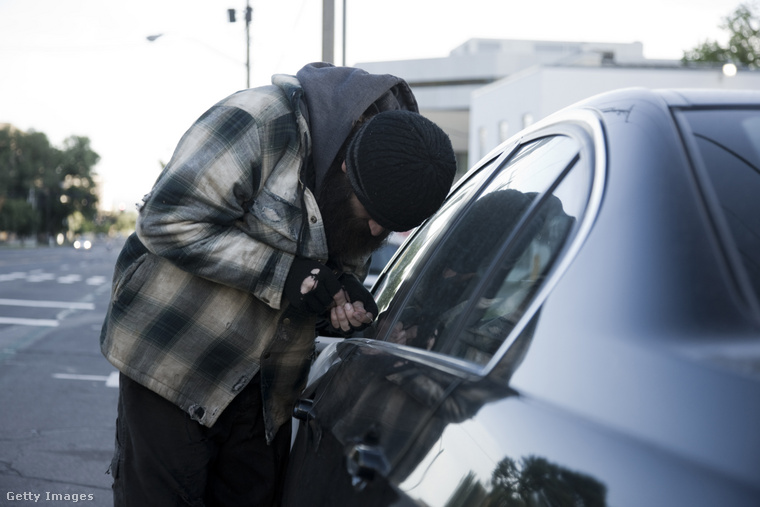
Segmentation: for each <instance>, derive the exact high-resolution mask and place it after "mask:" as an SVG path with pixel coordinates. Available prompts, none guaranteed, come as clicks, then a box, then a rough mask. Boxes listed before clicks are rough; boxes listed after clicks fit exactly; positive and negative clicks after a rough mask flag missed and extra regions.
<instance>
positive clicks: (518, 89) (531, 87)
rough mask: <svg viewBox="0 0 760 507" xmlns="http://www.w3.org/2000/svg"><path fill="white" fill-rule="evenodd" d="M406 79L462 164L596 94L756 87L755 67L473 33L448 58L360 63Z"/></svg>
mask: <svg viewBox="0 0 760 507" xmlns="http://www.w3.org/2000/svg"><path fill="white" fill-rule="evenodd" d="M356 66H357V67H361V68H363V69H365V70H367V71H368V72H372V73H389V74H394V75H397V76H400V77H403V78H404V79H406V80H407V82H408V83H409V85H410V86H411V87H412V90H413V91H414V94H415V95H416V97H417V100H418V102H419V106H420V111H421V112H422V114H424V115H425V116H427V117H429V118H430V119H432V120H433V121H435V122H436V123H438V124H439V125H440V126H441V128H443V129H444V130H445V131H446V132H447V133H448V134H449V137H450V138H451V141H452V144H453V145H454V150H455V151H456V152H457V157H458V159H459V166H460V170H461V171H464V170H465V169H466V168H468V167H469V166H471V165H472V164H474V163H475V162H477V160H479V159H480V158H481V157H482V156H484V155H485V154H486V153H488V152H489V151H490V150H491V149H493V148H494V147H496V146H497V145H498V144H499V143H500V142H501V141H504V140H506V139H507V138H508V137H510V136H512V135H513V134H515V133H517V132H518V131H519V130H521V129H522V128H523V127H525V126H527V125H528V124H530V123H532V122H533V121H536V120H539V119H541V118H543V117H545V116H547V115H549V114H551V113H553V112H555V111H557V110H559V109H562V108H563V107H565V106H568V105H570V104H572V103H574V102H577V101H578V100H582V99H584V98H587V97H589V96H591V95H595V94H597V93H601V92H605V91H609V90H613V89H616V88H628V87H632V86H637V87H646V88H749V89H760V72H756V71H746V70H740V71H739V72H738V73H737V74H736V75H735V76H733V77H728V76H726V75H724V74H723V72H722V69H721V68H720V67H715V66H695V65H684V64H682V63H681V62H680V61H678V60H647V59H646V58H644V55H643V46H642V44H641V43H639V42H634V43H630V44H613V43H592V42H551V41H526V40H490V39H472V40H469V41H467V42H466V43H464V44H462V45H461V46H459V47H457V48H455V49H454V50H453V51H451V53H450V55H449V56H448V57H445V58H429V59H420V60H400V61H392V62H371V63H359V64H356Z"/></svg>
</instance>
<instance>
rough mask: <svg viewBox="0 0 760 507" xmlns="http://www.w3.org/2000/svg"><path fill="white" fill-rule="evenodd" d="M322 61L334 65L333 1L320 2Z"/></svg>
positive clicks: (324, 0) (323, 0)
mask: <svg viewBox="0 0 760 507" xmlns="http://www.w3.org/2000/svg"><path fill="white" fill-rule="evenodd" d="M322 61H323V62H327V63H335V0H322Z"/></svg>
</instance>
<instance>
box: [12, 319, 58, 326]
mask: <svg viewBox="0 0 760 507" xmlns="http://www.w3.org/2000/svg"><path fill="white" fill-rule="evenodd" d="M0 324H13V325H16V326H43V327H58V321H57V320H52V319H18V318H15V317H0Z"/></svg>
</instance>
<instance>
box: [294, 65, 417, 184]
mask: <svg viewBox="0 0 760 507" xmlns="http://www.w3.org/2000/svg"><path fill="white" fill-rule="evenodd" d="M296 78H297V79H298V81H299V83H301V86H302V87H303V90H304V98H305V102H306V107H307V109H308V122H309V130H310V132H311V139H312V160H313V162H314V170H315V176H316V190H317V193H319V191H320V189H321V187H322V182H323V181H324V177H325V174H326V173H327V170H328V168H329V167H330V164H331V163H332V161H333V159H334V158H335V156H336V155H337V154H338V151H339V150H340V147H341V146H342V145H343V142H344V141H345V140H346V137H348V135H349V133H350V132H351V127H352V125H353V122H354V121H355V120H357V119H358V118H359V116H361V114H362V113H363V112H364V111H366V110H367V108H369V107H370V106H371V105H372V104H375V105H376V106H377V108H378V112H380V111H388V110H395V109H406V110H409V111H414V112H418V109H417V100H416V99H415V98H414V95H413V94H412V91H411V90H410V89H409V85H407V83H406V81H404V80H403V79H401V78H399V77H396V76H392V75H390V74H369V73H368V72H367V71H364V70H362V69H357V68H353V67H335V66H334V65H332V64H329V63H322V62H319V63H310V64H309V65H306V66H305V67H304V68H302V69H301V70H299V71H298V73H297V74H296Z"/></svg>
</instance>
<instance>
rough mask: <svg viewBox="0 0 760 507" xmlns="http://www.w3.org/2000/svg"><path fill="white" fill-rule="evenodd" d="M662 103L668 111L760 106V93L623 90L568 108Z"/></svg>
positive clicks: (694, 90)
mask: <svg viewBox="0 0 760 507" xmlns="http://www.w3.org/2000/svg"><path fill="white" fill-rule="evenodd" d="M642 100H644V101H649V102H651V101H657V100H659V101H662V102H663V103H664V105H667V106H668V107H711V106H732V105H737V106H738V105H742V106H760V91H757V90H744V89H743V90H722V89H697V88H677V89H676V88H674V89H649V88H622V89H618V90H613V91H609V92H605V93H600V94H598V95H594V96H592V97H589V98H587V99H585V100H582V101H580V102H578V103H576V104H573V105H571V106H569V107H568V109H573V108H577V107H579V106H580V107H584V106H585V107H599V106H603V105H604V106H608V105H609V103H610V102H615V101H642Z"/></svg>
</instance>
